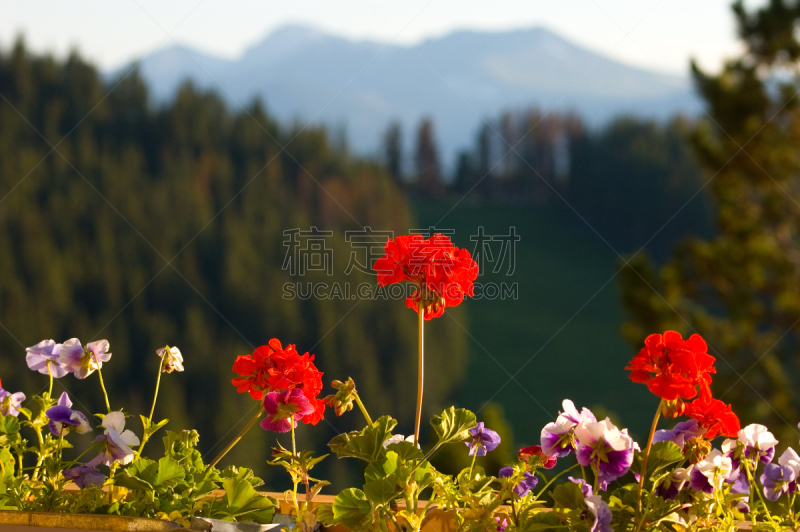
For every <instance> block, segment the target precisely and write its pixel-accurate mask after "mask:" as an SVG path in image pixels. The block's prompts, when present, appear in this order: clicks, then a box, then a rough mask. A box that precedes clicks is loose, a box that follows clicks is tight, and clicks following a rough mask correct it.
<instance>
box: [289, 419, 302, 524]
mask: <svg viewBox="0 0 800 532" xmlns="http://www.w3.org/2000/svg"><path fill="white" fill-rule="evenodd" d="M290 421H291V422H292V458H294V457H296V456H297V444H296V443H295V439H294V426H295V425H296V424H297V422H296V421H295V420H294V417H292V418H290ZM298 483H299V479H298V478H297V475H295V474H294V473H292V484H293V485H294V487H293V488H292V502H294V511H295V516H296V517H297V521H298V523H299V522H301V521H300V519H301V516H300V506H299V505H298V504H297V484H298Z"/></svg>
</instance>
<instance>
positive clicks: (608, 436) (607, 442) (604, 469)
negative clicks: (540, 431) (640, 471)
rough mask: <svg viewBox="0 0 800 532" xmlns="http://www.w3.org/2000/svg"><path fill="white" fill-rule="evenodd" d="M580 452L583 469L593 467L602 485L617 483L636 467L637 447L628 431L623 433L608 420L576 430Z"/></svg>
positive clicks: (588, 424) (587, 424) (578, 455)
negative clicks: (634, 464)
mask: <svg viewBox="0 0 800 532" xmlns="http://www.w3.org/2000/svg"><path fill="white" fill-rule="evenodd" d="M575 436H576V438H577V439H578V448H577V450H576V452H575V455H576V457H577V459H578V463H579V464H581V465H582V466H592V468H593V469H594V470H596V471H597V473H598V479H599V481H600V482H601V483H603V482H604V483H608V482H613V481H615V480H617V479H618V478H619V477H621V476H622V475H624V474H625V473H627V472H628V470H629V469H630V467H631V464H632V463H633V451H634V449H635V443H634V442H633V438H631V437H630V436H629V435H628V430H627V429H624V430H619V429H618V428H617V427H615V426H614V424H613V423H611V421H610V420H609V419H608V418H606V419H604V420H603V421H598V422H595V423H591V422H590V423H586V422H584V423H581V424H580V425H578V426H577V427H575Z"/></svg>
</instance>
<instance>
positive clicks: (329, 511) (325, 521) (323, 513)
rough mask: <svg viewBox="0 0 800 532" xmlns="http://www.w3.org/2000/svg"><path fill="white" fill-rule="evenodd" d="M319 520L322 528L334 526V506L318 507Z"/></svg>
mask: <svg viewBox="0 0 800 532" xmlns="http://www.w3.org/2000/svg"><path fill="white" fill-rule="evenodd" d="M317 520H318V521H319V522H320V523H322V526H333V524H334V518H333V506H332V505H330V504H320V505H319V506H317Z"/></svg>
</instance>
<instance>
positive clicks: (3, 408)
mask: <svg viewBox="0 0 800 532" xmlns="http://www.w3.org/2000/svg"><path fill="white" fill-rule="evenodd" d="M24 400H25V394H24V393H22V392H16V393H11V392H7V391H5V390H4V389H3V388H0V414H3V415H4V416H14V417H17V416H18V415H19V408H20V407H21V406H22V401H24Z"/></svg>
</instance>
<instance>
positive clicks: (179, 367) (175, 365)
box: [156, 346, 183, 373]
mask: <svg viewBox="0 0 800 532" xmlns="http://www.w3.org/2000/svg"><path fill="white" fill-rule="evenodd" d="M167 348H169V350H168V349H167ZM156 354H157V355H158V356H159V357H161V358H162V359H163V358H164V355H167V358H166V359H164V362H162V366H161V372H162V373H172V372H173V371H183V355H182V354H181V350H180V349H178V348H177V347H170V346H167V347H162V348H161V349H157V350H156Z"/></svg>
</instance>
